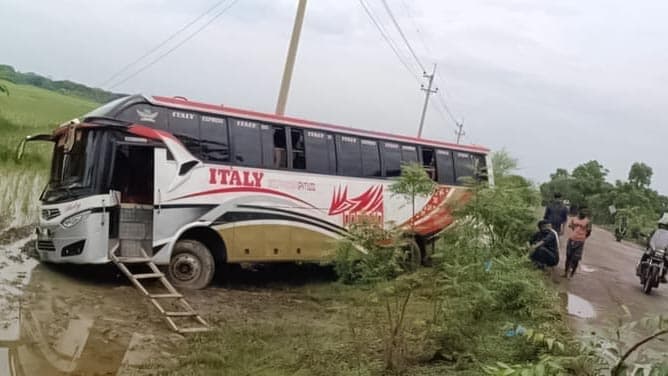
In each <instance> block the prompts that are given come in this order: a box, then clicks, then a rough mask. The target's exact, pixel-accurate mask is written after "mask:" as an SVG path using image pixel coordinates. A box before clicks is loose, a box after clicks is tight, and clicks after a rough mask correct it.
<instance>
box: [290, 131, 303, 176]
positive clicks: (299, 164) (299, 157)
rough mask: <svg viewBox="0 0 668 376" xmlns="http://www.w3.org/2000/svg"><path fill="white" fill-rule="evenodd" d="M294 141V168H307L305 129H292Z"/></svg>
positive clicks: (291, 133)
mask: <svg viewBox="0 0 668 376" xmlns="http://www.w3.org/2000/svg"><path fill="white" fill-rule="evenodd" d="M290 135H291V139H290V140H291V141H292V158H291V159H292V168H293V169H296V170H304V169H305V168H306V157H305V155H304V131H303V130H301V129H294V128H293V129H291V130H290Z"/></svg>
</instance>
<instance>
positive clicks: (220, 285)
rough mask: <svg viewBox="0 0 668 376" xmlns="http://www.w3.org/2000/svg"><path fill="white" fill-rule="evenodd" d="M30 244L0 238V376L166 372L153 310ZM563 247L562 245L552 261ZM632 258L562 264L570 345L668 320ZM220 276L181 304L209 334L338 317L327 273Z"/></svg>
mask: <svg viewBox="0 0 668 376" xmlns="http://www.w3.org/2000/svg"><path fill="white" fill-rule="evenodd" d="M30 237H31V235H30V231H29V230H28V229H19V230H11V231H9V232H7V231H4V232H0V376H4V375H147V374H155V373H156V372H158V371H159V370H165V369H169V368H171V366H172V365H174V364H176V362H177V361H178V357H177V354H179V352H180V350H182V349H181V347H182V346H184V345H185V339H184V337H182V336H180V335H178V334H174V333H173V332H171V331H169V330H168V328H167V326H166V324H165V323H164V321H162V319H161V318H160V316H159V315H158V314H157V312H156V311H155V308H154V307H153V306H151V305H150V303H148V301H146V300H145V299H143V298H142V297H141V296H140V295H139V293H138V292H137V291H135V289H134V288H133V287H132V286H131V285H130V284H129V283H128V281H127V280H125V278H124V277H122V276H121V275H120V274H119V273H118V271H117V270H116V269H115V268H114V267H111V266H105V267H71V266H70V267H63V266H54V265H47V264H40V263H39V262H37V261H36V260H35V259H34V258H31V257H30V256H29V255H30V253H31V252H30V249H32V247H33V245H32V244H31V241H30ZM565 241H566V238H565V237H564V238H562V251H563V248H565ZM641 252H642V251H641V250H640V249H639V247H637V246H635V245H633V244H631V243H626V242H622V243H617V242H615V240H614V238H613V236H612V235H611V234H609V233H608V232H605V231H603V230H600V229H595V230H594V232H593V235H592V237H591V238H590V239H589V240H588V241H587V244H586V246H585V254H584V258H583V261H582V264H581V267H580V270H579V272H578V273H577V274H576V275H575V277H574V278H573V279H571V280H566V279H563V278H562V277H560V274H561V273H560V272H561V271H562V267H561V265H563V260H564V259H565V256H564V255H562V264H561V265H560V266H559V268H557V270H555V271H554V273H553V274H552V279H553V281H554V282H555V283H556V284H557V288H559V289H560V290H561V291H562V292H563V293H564V294H563V296H564V303H565V304H567V301H568V304H569V309H570V311H571V313H572V316H571V324H572V326H573V328H574V329H575V330H576V331H577V333H578V335H580V336H583V337H587V336H590V335H591V333H592V332H595V333H599V334H603V333H604V332H605V331H606V330H608V329H610V328H614V327H615V324H614V322H616V321H619V320H621V321H623V322H628V321H631V320H637V319H641V318H643V317H646V316H648V315H657V314H660V313H663V312H666V310H668V286H661V287H660V288H659V289H657V290H655V291H653V292H652V294H651V295H649V296H648V295H645V294H643V293H642V291H641V290H640V284H639V282H638V279H637V277H636V276H635V274H634V267H635V264H636V262H637V260H638V258H639V257H640V255H641ZM226 274H227V276H226V277H225V278H222V279H220V278H219V279H218V282H217V283H216V285H214V286H213V287H212V288H209V289H206V290H203V291H196V292H191V293H189V295H188V299H189V301H190V302H191V303H192V305H193V306H194V307H196V309H198V310H199V311H200V312H201V313H202V314H203V316H204V317H206V318H207V319H209V320H210V321H212V322H213V323H214V324H216V325H219V326H220V325H224V324H225V323H226V322H235V323H238V322H241V321H243V319H244V317H246V316H252V317H253V319H254V320H258V319H260V321H261V322H262V319H263V318H264V319H266V320H265V321H266V322H267V323H271V322H272V321H273V320H276V319H277V318H278V319H282V320H293V321H295V322H294V324H295V325H294V326H295V327H299V320H311V321H316V320H314V319H313V318H315V317H318V316H321V315H323V314H331V313H332V312H334V311H336V310H341V309H342V307H343V308H345V304H343V303H342V302H337V301H336V300H334V299H331V300H328V299H327V297H326V296H325V297H323V296H321V295H323V292H325V294H326V291H327V290H324V289H323V288H322V287H323V286H329V285H331V283H330V282H332V281H334V279H335V276H334V273H333V272H332V270H331V269H328V268H322V267H308V266H306V267H304V266H301V267H300V266H294V265H293V266H289V265H288V266H285V265H284V266H279V267H272V268H269V269H268V270H258V271H254V270H242V269H240V268H232V269H230V270H227V271H226ZM325 288H328V287H325ZM311 289H314V291H315V293H313V294H311V292H310V290H311ZM567 296H569V297H570V298H567ZM622 306H624V307H626V308H623V307H622ZM290 312H297V313H298V314H292V315H291V314H290ZM276 315H279V316H281V317H277V316H276ZM288 316H289V317H288ZM311 316H313V317H312V318H311ZM322 329H323V331H326V330H342V327H340V325H338V324H337V325H331V327H326V328H322ZM644 334H646V333H645V332H644V331H643V329H635V330H634V331H632V332H629V333H626V334H625V335H624V338H625V341H627V342H629V343H630V342H632V341H634V340H637V339H638V338H640V337H641V336H642V335H644ZM606 335H607V333H606ZM665 353H668V344H666V342H663V341H658V342H653V343H652V344H650V345H648V347H647V349H646V350H645V352H644V354H645V355H651V356H652V357H654V358H661V357H665V355H663V354H665ZM641 359H642V356H641Z"/></svg>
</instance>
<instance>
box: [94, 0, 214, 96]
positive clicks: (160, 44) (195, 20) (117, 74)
mask: <svg viewBox="0 0 668 376" xmlns="http://www.w3.org/2000/svg"><path fill="white" fill-rule="evenodd" d="M226 1H227V0H220V1H218V2H217V3H216V4H214V5H213V6H211V7H210V8H208V9H207V10H206V11H204V13H202V14H200V15H199V16H197V17H195V18H194V19H192V20H191V21H190V22H188V23H187V24H185V25H183V26H182V27H181V28H180V29H178V30H176V31H175V32H174V33H172V34H171V35H170V36H168V37H167V38H165V39H164V40H163V41H162V42H160V43H158V44H156V45H155V46H154V47H153V48H151V49H150V50H148V51H147V52H146V53H144V54H143V55H141V56H139V57H138V58H136V59H135V60H133V61H131V62H130V63H128V64H126V65H125V66H123V67H122V68H121V69H119V70H118V71H116V72H115V73H114V74H112V75H111V76H109V78H107V79H106V80H104V81H103V82H102V83H100V84H99V85H98V87H103V86H104V85H106V84H108V83H110V82H112V81H113V80H115V79H116V78H117V77H119V76H120V75H122V74H123V73H125V72H127V71H128V70H129V69H130V68H132V67H133V66H135V65H136V64H137V63H139V62H140V61H142V60H144V59H146V58H147V57H149V56H151V55H152V54H154V53H155V52H157V51H158V50H160V49H161V48H162V47H164V46H165V45H167V43H169V42H171V41H172V40H174V38H176V37H177V36H179V35H180V34H181V33H182V32H184V31H185V30H187V29H188V28H189V27H191V26H192V25H194V24H196V23H197V22H198V21H199V20H201V19H202V18H204V17H206V16H207V15H208V14H209V13H211V12H213V11H214V10H215V9H216V8H218V7H219V6H220V5H221V4H223V3H224V2H226Z"/></svg>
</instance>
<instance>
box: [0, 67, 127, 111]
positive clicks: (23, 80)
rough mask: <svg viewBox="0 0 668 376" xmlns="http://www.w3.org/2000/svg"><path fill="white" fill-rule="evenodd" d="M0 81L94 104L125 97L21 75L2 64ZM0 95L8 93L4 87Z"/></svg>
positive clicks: (39, 77)
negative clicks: (44, 90)
mask: <svg viewBox="0 0 668 376" xmlns="http://www.w3.org/2000/svg"><path fill="white" fill-rule="evenodd" d="M0 79H2V80H6V81H10V82H12V83H15V84H20V85H32V86H36V87H39V88H42V89H46V90H51V91H55V92H58V93H62V94H65V95H70V96H75V97H79V98H82V99H87V100H90V101H93V102H96V103H106V102H109V101H111V100H113V99H116V98H120V97H122V96H123V95H125V94H118V93H112V92H110V91H106V90H102V89H96V88H92V87H88V86H86V85H82V84H79V83H76V82H72V81H68V80H58V81H54V80H52V79H50V78H46V77H44V76H40V75H39V74H36V73H32V72H27V73H22V72H19V71H17V70H16V69H14V67H12V66H10V65H3V64H0ZM3 89H4V90H3ZM1 93H8V91H7V90H6V88H5V87H4V86H0V94H1Z"/></svg>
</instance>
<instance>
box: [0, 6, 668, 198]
mask: <svg viewBox="0 0 668 376" xmlns="http://www.w3.org/2000/svg"><path fill="white" fill-rule="evenodd" d="M218 1H219V0H190V1H187V2H186V1H167V0H115V1H92V0H61V1H57V2H56V1H47V0H33V1H23V0H0V14H1V15H2V22H1V23H0V46H1V47H0V63H5V64H10V65H13V66H15V67H16V68H17V69H18V70H20V71H34V72H37V73H40V74H43V75H47V76H50V77H52V78H54V79H69V80H73V81H78V82H82V83H84V84H87V85H92V86H95V85H99V84H101V83H102V82H104V81H105V80H106V79H107V78H109V76H110V75H112V74H113V73H115V72H116V71H117V70H118V69H119V68H121V67H123V66H124V65H126V64H127V63H129V62H131V61H133V60H134V59H136V58H137V57H139V56H141V55H142V54H144V53H145V52H147V51H148V50H150V49H151V48H152V47H154V46H155V45H156V44H157V43H159V42H160V41H162V40H163V39H165V38H166V37H167V36H169V35H170V34H171V33H173V32H175V31H176V30H178V29H179V28H181V27H182V26H183V25H185V24H187V23H188V22H189V21H191V20H192V19H194V18H195V17H197V16H198V15H199V14H201V13H203V12H204V11H205V10H206V9H208V8H209V7H211V6H213V5H214V4H215V3H216V2H218ZM228 1H230V0H228ZM366 1H367V3H368V4H369V5H370V7H371V9H372V11H373V12H374V14H375V15H376V16H377V17H378V18H379V20H380V21H381V23H382V25H384V27H385V28H386V29H387V30H388V31H390V32H391V37H392V38H393V39H394V40H395V41H396V42H397V44H398V45H399V46H400V47H401V50H400V51H401V53H402V54H403V55H404V56H405V59H406V61H408V62H410V63H411V70H412V71H413V72H414V74H415V75H418V74H421V73H422V72H421V71H420V68H419V67H417V65H416V63H415V62H414V61H412V60H410V59H409V54H408V50H407V49H406V48H405V46H404V45H403V44H402V43H401V39H400V37H399V35H398V33H397V32H396V30H395V29H393V25H392V23H391V21H390V19H389V18H388V16H387V13H386V12H385V11H384V8H383V7H382V2H381V0H366ZM296 3H297V0H239V1H238V2H237V3H236V4H235V5H234V6H233V7H232V8H231V9H230V10H229V12H227V13H225V14H224V15H223V16H221V17H220V18H218V19H217V20H216V21H215V22H214V23H212V24H211V25H210V26H209V27H207V28H206V29H204V30H203V31H202V32H201V33H200V34H198V35H197V36H195V37H194V38H193V39H192V40H190V41H189V42H187V43H185V44H184V45H183V46H182V47H181V48H179V49H177V50H175V51H174V52H173V53H172V54H171V55H169V56H167V57H166V58H164V59H162V60H160V61H159V62H158V63H157V64H155V65H153V66H152V67H151V68H149V69H147V70H145V71H144V72H142V73H141V74H139V75H137V76H136V77H134V78H133V79H131V80H129V81H127V82H126V83H124V84H122V85H120V86H118V87H116V88H115V91H121V92H126V93H135V92H141V93H146V94H158V95H181V96H186V97H188V98H191V99H196V100H202V101H206V102H212V103H224V104H227V105H231V106H237V107H244V108H250V109H255V110H260V111H267V112H272V111H273V110H274V108H275V103H276V97H277V93H278V87H279V84H280V78H281V73H282V70H283V64H284V60H285V54H286V50H287V45H288V41H289V37H290V32H291V29H292V22H293V20H294V14H295V11H296ZM388 3H389V5H390V6H391V7H392V9H393V10H394V13H395V14H396V15H397V18H398V21H399V23H400V24H401V26H402V28H403V30H404V31H405V32H406V34H407V36H408V38H409V41H410V42H411V44H412V46H413V47H414V49H415V51H416V53H417V55H418V57H419V58H420V60H421V61H422V62H423V63H424V64H425V65H428V66H431V65H432V64H433V63H437V64H438V71H437V76H438V80H437V81H438V86H439V88H440V90H441V92H442V95H443V96H444V98H445V101H446V102H447V104H448V105H449V106H450V107H451V109H452V111H453V113H454V114H455V116H457V117H458V118H462V119H464V124H465V131H466V136H465V138H464V141H465V142H468V143H478V144H483V145H485V146H488V147H491V148H492V149H500V148H506V149H507V150H508V151H510V153H511V154H513V155H514V156H516V157H517V158H519V160H520V164H521V167H522V170H521V173H522V174H524V175H526V176H528V177H530V178H532V179H533V180H534V181H536V182H540V181H543V180H545V179H547V178H548V176H549V174H550V173H552V172H553V171H554V170H555V169H556V168H557V167H565V168H568V169H572V168H573V167H575V166H576V165H577V164H579V163H581V162H585V161H588V160H591V159H597V160H598V161H600V162H601V163H602V164H603V165H604V166H606V167H607V168H609V169H610V170H611V172H610V177H611V180H612V179H618V178H626V175H627V172H628V169H629V167H630V165H631V164H632V163H633V162H634V161H644V162H646V163H648V164H649V165H650V166H652V167H653V169H654V173H655V176H654V182H653V186H654V187H655V188H656V189H658V190H660V191H662V192H663V193H668V158H666V156H665V155H664V153H663V151H664V150H665V144H666V140H668V127H666V120H667V118H668V116H667V115H666V110H665V108H666V103H668V91H667V89H666V82H667V78H668V44H667V43H666V40H668V23H666V22H665V15H666V14H668V2H665V1H660V0H645V1H634V2H632V1H616V0H605V1H604V0H587V1H576V0H560V1H558V2H557V1H553V0H470V1H444V0H388ZM225 4H228V2H225ZM222 7H224V5H222V6H221V8H220V9H222ZM213 14H215V12H214V13H213ZM204 22H206V19H204V20H202V22H200V23H198V24H196V25H195V26H194V27H193V28H192V30H193V31H194V30H195V29H196V28H197V26H199V25H202V24H203V23H204ZM189 30H190V29H189ZM417 30H419V32H418V31H417ZM188 34H189V32H185V33H183V36H182V37H181V38H183V37H185V36H187V35H188ZM179 40H180V39H179V38H177V39H176V40H175V42H178V41H179ZM173 45H174V43H172V44H170V45H169V46H173ZM169 46H168V47H167V48H166V49H168V48H169ZM150 60H151V59H148V60H147V62H148V61H150ZM141 66H142V65H141V64H140V65H139V66H138V67H141ZM108 87H109V85H107V87H106V88H108ZM423 99H424V95H423V93H422V92H421V91H420V90H419V83H418V82H417V80H416V78H415V76H414V75H411V73H409V72H408V70H407V69H406V68H405V67H404V66H402V65H401V63H400V62H399V60H398V59H397V57H396V56H394V54H393V53H392V51H391V49H390V48H389V47H388V45H387V44H386V43H385V41H384V40H383V39H382V37H381V36H380V34H379V32H378V30H376V28H375V27H374V26H373V24H372V23H371V21H370V20H369V19H368V17H367V15H366V14H365V13H364V10H363V8H362V7H361V6H360V3H359V1H358V0H310V1H309V3H308V6H307V10H306V18H305V23H304V29H303V31H302V39H301V43H300V46H299V52H298V55H297V63H296V66H295V72H294V76H293V82H292V87H291V91H290V97H289V100H288V107H287V114H289V115H294V116H300V117H305V118H309V119H314V120H318V121H323V122H329V123H335V124H341V125H349V126H353V127H358V128H365V129H377V130H386V131H391V132H396V133H401V134H406V135H414V134H415V133H416V132H417V125H418V120H419V115H420V110H421V105H422V101H423ZM432 101H433V102H432V103H433V105H432V106H430V110H429V112H428V113H427V121H426V124H425V130H424V136H425V137H429V138H436V139H441V140H450V141H451V140H453V139H454V124H453V122H452V121H451V120H449V119H448V118H447V117H445V116H443V114H442V112H440V111H438V108H437V107H438V106H437V104H438V102H439V99H438V98H436V97H435V96H434V97H432Z"/></svg>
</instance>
